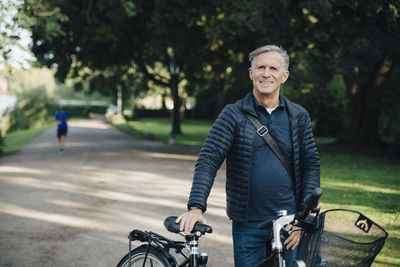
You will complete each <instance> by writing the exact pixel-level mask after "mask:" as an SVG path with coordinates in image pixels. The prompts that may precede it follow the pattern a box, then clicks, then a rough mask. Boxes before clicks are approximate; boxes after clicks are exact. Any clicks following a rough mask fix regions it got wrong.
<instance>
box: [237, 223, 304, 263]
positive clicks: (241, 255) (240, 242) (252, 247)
mask: <svg viewBox="0 0 400 267" xmlns="http://www.w3.org/2000/svg"><path fill="white" fill-rule="evenodd" d="M258 224H259V223H258V222H249V223H246V224H238V223H232V237H233V254H234V260H235V266H236V267H256V266H257V265H258V264H260V263H261V262H262V261H263V260H264V259H266V258H267V257H268V256H269V255H271V246H270V244H267V241H268V237H269V236H270V235H271V232H272V228H269V229H265V230H259V229H258ZM282 243H283V240H282ZM284 253H285V261H286V266H291V264H292V261H294V260H296V256H297V248H296V249H295V250H294V251H292V250H291V249H290V250H286V249H284Z"/></svg>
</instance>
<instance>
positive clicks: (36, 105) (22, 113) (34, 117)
mask: <svg viewBox="0 0 400 267" xmlns="http://www.w3.org/2000/svg"><path fill="white" fill-rule="evenodd" d="M17 97H18V101H17V104H16V106H15V107H14V109H13V110H12V111H11V113H10V114H9V123H10V126H9V129H8V131H15V130H18V129H29V128H33V127H35V126H40V125H44V124H45V123H46V122H47V119H48V117H49V115H50V114H49V111H48V108H49V104H48V101H47V94H46V91H45V89H44V88H43V87H42V88H37V89H33V90H30V91H26V92H23V93H20V94H18V95H17Z"/></svg>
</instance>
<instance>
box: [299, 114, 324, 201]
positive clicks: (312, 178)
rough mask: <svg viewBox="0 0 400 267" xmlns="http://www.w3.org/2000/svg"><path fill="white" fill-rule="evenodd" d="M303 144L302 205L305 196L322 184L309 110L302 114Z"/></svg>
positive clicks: (301, 164) (301, 163)
mask: <svg viewBox="0 0 400 267" xmlns="http://www.w3.org/2000/svg"><path fill="white" fill-rule="evenodd" d="M301 136H302V144H300V151H301V160H300V172H301V173H300V177H301V185H302V186H301V194H302V196H301V198H300V207H303V206H304V198H305V197H307V196H308V195H310V194H311V193H312V191H313V190H314V189H315V188H316V187H319V186H320V163H319V154H318V151H317V147H316V145H315V140H314V135H313V132H312V128H311V119H310V116H309V114H308V113H307V112H305V113H303V114H302V133H301Z"/></svg>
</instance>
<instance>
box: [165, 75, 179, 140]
mask: <svg viewBox="0 0 400 267" xmlns="http://www.w3.org/2000/svg"><path fill="white" fill-rule="evenodd" d="M171 90H172V98H173V101H174V108H173V110H172V113H171V121H172V128H171V133H170V137H169V141H168V143H170V144H175V143H176V135H177V134H181V133H182V130H181V116H180V113H179V108H180V102H181V101H180V98H179V94H178V75H177V74H172V75H171Z"/></svg>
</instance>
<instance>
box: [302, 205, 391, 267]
mask: <svg viewBox="0 0 400 267" xmlns="http://www.w3.org/2000/svg"><path fill="white" fill-rule="evenodd" d="M319 217H320V220H319V229H320V230H318V231H316V232H313V233H309V234H305V235H304V236H303V238H302V241H301V243H300V246H299V252H298V253H299V254H298V255H299V256H298V258H299V259H302V260H303V261H304V262H305V263H306V265H307V266H315V267H317V266H329V267H333V266H341V267H343V266H370V265H371V264H372V262H373V261H374V259H375V257H376V255H377V254H378V253H379V251H380V250H381V249H382V247H383V245H384V243H385V239H386V237H387V232H386V231H385V230H384V229H383V228H382V227H380V226H379V225H377V224H376V223H374V222H373V221H371V220H370V219H369V218H367V217H365V216H364V215H363V214H361V213H359V212H357V211H353V210H338V209H336V210H328V211H325V212H323V213H321V214H320V215H319Z"/></svg>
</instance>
